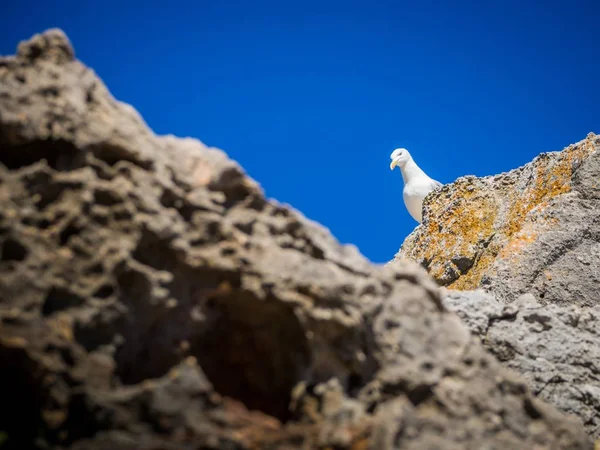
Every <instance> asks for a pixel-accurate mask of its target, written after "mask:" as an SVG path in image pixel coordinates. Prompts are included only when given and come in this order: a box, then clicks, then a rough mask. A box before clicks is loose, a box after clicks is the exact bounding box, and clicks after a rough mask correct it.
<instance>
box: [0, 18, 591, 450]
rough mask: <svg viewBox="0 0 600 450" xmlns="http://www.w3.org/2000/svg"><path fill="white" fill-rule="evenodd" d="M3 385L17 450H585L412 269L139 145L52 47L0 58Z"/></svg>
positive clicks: (138, 130) (61, 47) (65, 55)
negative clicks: (378, 260)
mask: <svg viewBox="0 0 600 450" xmlns="http://www.w3.org/2000/svg"><path fill="white" fill-rule="evenodd" d="M0 372H1V373H2V374H3V380H4V382H3V383H1V384H0V396H1V398H2V399H3V401H2V402H1V403H0V424H1V426H2V429H3V430H4V431H5V432H6V433H7V435H8V441H7V444H6V445H7V446H9V448H15V449H17V448H18V449H22V448H57V449H58V448H62V449H67V448H70V449H81V450H82V449H91V450H99V449H109V448H110V449H116V448H118V449H131V450H133V449H139V448H145V449H156V450H158V449H200V448H202V449H213V448H214V449H250V448H261V449H284V448H285V449H293V448H322V449H325V448H337V449H342V448H347V449H354V450H358V449H366V448H369V447H370V448H377V449H394V448H395V449H400V448H402V449H438V448H444V449H474V450H475V449H477V450H479V449H498V450H500V449H502V450H504V449H532V448H536V449H591V448H592V443H591V441H590V439H589V437H588V436H587V434H586V433H585V430H584V429H583V427H582V426H581V425H580V424H579V423H578V422H577V421H576V420H575V419H573V418H570V417H568V416H566V415H564V414H562V413H560V412H558V411H557V410H556V409H555V408H554V407H551V406H549V405H548V404H546V403H544V402H542V401H540V400H538V399H536V398H535V397H534V395H533V394H532V393H531V392H530V390H529V389H528V388H527V385H526V382H525V381H524V380H523V379H522V378H520V377H519V376H517V375H515V373H514V372H513V371H510V370H508V369H506V368H504V367H502V366H501V365H500V364H499V363H498V362H497V361H496V360H495V359H494V358H493V357H492V356H491V355H489V354H488V353H487V352H486V351H485V350H484V348H483V346H482V345H481V344H480V343H479V342H478V339H477V338H475V337H473V336H471V334H470V333H469V331H468V329H467V328H466V327H465V326H464V325H463V324H461V323H460V320H459V318H458V317H457V316H456V315H455V314H452V313H449V312H448V311H447V310H446V309H445V308H444V307H443V305H442V302H441V298H440V295H439V292H438V290H437V287H436V285H435V283H434V282H433V281H432V280H431V279H430V278H429V277H428V276H427V275H426V274H425V272H424V271H423V270H422V269H420V268H419V267H418V266H417V265H416V264H412V263H411V264H404V263H398V264H396V265H395V266H394V267H376V266H372V265H370V264H369V263H368V262H367V261H366V260H365V259H364V258H363V257H362V256H361V255H360V254H359V253H358V252H357V251H356V249H355V248H354V247H348V246H345V247H344V246H340V245H339V244H338V243H337V242H336V241H335V239H334V238H333V237H332V236H331V235H330V234H329V233H328V232H327V231H326V230H324V229H323V228H322V227H320V226H319V225H317V224H315V223H313V222H311V221H309V220H307V219H306V218H304V217H303V216H302V215H301V214H299V213H298V212H296V211H294V210H293V209H291V208H289V207H285V206H282V205H279V204H277V203H276V202H273V201H268V200H266V199H265V198H264V196H263V194H262V192H261V190H260V188H259V186H258V185H257V183H255V182H254V181H253V180H251V179H250V178H248V177H247V176H246V175H245V174H244V173H243V171H242V169H241V168H240V167H239V166H238V165H237V164H236V163H235V162H233V161H231V160H229V159H228V158H227V156H226V155H225V154H224V153H223V152H222V151H220V150H217V149H212V148H207V147H206V146H204V145H202V144H201V143H200V142H198V141H195V140H191V139H176V138H174V137H171V136H166V137H158V136H155V135H154V134H153V133H152V132H151V131H150V130H149V129H148V128H147V127H146V125H145V124H144V122H143V120H142V119H141V118H140V117H139V115H138V114H137V113H136V112H135V111H134V110H133V109H132V108H131V107H129V106H127V105H124V104H122V103H120V102H118V101H116V100H115V99H113V98H112V97H111V95H110V94H109V92H108V91H107V89H106V88H105V87H104V85H103V84H102V82H101V81H100V80H99V79H98V78H97V77H96V76H95V75H94V74H93V72H92V71H90V70H89V69H87V68H86V67H85V66H83V65H82V64H81V63H80V62H78V61H77V60H75V59H74V52H73V50H72V48H71V46H70V44H69V42H68V40H67V38H66V37H65V36H64V34H62V32H60V31H58V30H51V31H48V32H46V33H44V34H42V35H37V36H35V37H33V38H32V39H31V40H29V41H27V42H24V43H22V44H21V45H20V46H19V49H18V53H17V55H16V56H14V57H8V58H2V59H0ZM15 405H17V406H15Z"/></svg>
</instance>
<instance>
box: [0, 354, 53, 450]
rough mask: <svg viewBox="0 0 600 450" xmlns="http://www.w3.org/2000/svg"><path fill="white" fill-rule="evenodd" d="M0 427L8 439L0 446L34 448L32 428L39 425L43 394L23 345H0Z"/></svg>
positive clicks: (9, 449)
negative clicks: (10, 346) (9, 346)
mask: <svg viewBox="0 0 600 450" xmlns="http://www.w3.org/2000/svg"><path fill="white" fill-rule="evenodd" d="M0 373H2V382H1V383H0V398H1V399H2V401H1V402H0V431H3V432H4V433H6V436H7V437H8V440H7V441H6V442H4V443H3V445H2V446H1V448H2V450H5V449H6V450H21V449H30V448H36V447H35V446H34V441H35V439H36V437H37V436H36V433H35V430H39V429H41V428H42V427H43V421H42V417H41V411H42V405H43V403H44V396H43V394H42V390H41V387H40V386H41V383H40V380H38V379H36V378H35V377H36V375H38V374H39V371H38V370H37V367H35V364H34V363H33V361H32V360H31V359H30V358H29V357H28V356H27V354H26V353H25V350H24V349H21V348H5V347H2V346H0Z"/></svg>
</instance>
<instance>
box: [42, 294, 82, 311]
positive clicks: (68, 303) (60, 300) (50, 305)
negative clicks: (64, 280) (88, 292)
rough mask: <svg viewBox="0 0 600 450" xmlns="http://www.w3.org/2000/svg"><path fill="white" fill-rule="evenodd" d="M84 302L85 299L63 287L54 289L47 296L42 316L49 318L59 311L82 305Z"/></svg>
mask: <svg viewBox="0 0 600 450" xmlns="http://www.w3.org/2000/svg"><path fill="white" fill-rule="evenodd" d="M84 301H85V299H84V298H82V297H80V296H79V295H77V294H75V293H74V292H70V291H68V290H67V289H65V288H62V287H53V288H52V289H50V292H48V295H46V299H45V300H44V305H43V306H42V314H43V315H44V316H48V315H50V314H52V313H55V312H58V311H63V310H65V309H68V308H72V307H74V306H79V305H82V304H83V302H84Z"/></svg>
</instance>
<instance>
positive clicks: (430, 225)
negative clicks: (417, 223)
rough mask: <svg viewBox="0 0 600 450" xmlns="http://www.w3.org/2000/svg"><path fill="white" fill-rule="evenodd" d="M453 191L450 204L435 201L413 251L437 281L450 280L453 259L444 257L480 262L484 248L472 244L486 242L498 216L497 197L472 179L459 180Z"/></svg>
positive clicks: (445, 200) (441, 200) (439, 199)
mask: <svg viewBox="0 0 600 450" xmlns="http://www.w3.org/2000/svg"><path fill="white" fill-rule="evenodd" d="M453 188H454V190H453V198H452V201H451V202H450V203H449V204H448V202H447V199H445V198H441V197H438V198H436V199H435V200H433V204H432V205H431V211H432V212H433V214H432V217H431V218H430V220H428V222H427V224H426V227H427V230H426V232H424V233H422V234H421V235H420V238H421V239H419V240H417V241H416V242H415V243H414V246H413V248H412V251H413V255H414V254H415V253H417V254H418V258H419V259H424V260H427V261H430V265H429V272H430V274H431V275H432V276H433V277H434V278H436V279H438V280H443V279H444V278H445V277H447V272H448V270H449V265H450V264H452V263H451V262H450V259H451V258H448V257H444V255H452V256H453V257H456V256H458V257H462V258H466V259H468V260H473V261H475V260H477V259H479V256H480V254H481V249H479V248H478V247H477V246H475V245H473V244H474V243H477V242H480V241H485V240H486V239H487V238H488V237H489V236H490V235H491V234H492V233H493V231H494V222H495V220H496V217H497V214H498V205H497V203H496V201H495V199H494V197H493V196H491V195H489V194H488V193H486V192H485V190H484V189H482V188H480V187H476V186H474V183H473V180H471V179H468V178H465V179H461V180H458V181H457V182H456V184H455V185H454V186H453ZM436 213H437V214H436ZM419 241H422V243H421V242H419ZM413 255H411V256H413ZM450 270H456V268H450Z"/></svg>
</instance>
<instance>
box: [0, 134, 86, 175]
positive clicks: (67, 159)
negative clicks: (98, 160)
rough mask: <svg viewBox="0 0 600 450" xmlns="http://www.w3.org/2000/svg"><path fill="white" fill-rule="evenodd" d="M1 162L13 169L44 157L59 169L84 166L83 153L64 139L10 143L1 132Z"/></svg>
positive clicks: (51, 165)
mask: <svg viewBox="0 0 600 450" xmlns="http://www.w3.org/2000/svg"><path fill="white" fill-rule="evenodd" d="M0 148H1V149H2V151H0V162H1V163H2V164H4V165H5V166H6V167H8V168H9V169H11V170H16V169H20V168H22V167H26V166H30V165H32V164H35V163H36V162H38V161H41V160H42V159H45V160H46V161H47V162H48V165H49V166H50V167H52V168H53V169H55V170H58V171H69V170H73V169H77V168H79V167H82V166H83V162H84V161H83V154H82V152H80V151H79V150H78V149H77V148H76V147H75V146H74V145H73V144H71V143H69V142H66V141H62V140H55V141H53V140H46V141H33V142H28V143H26V144H20V145H8V144H7V142H6V139H5V137H4V135H3V134H2V133H1V132H0Z"/></svg>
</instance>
